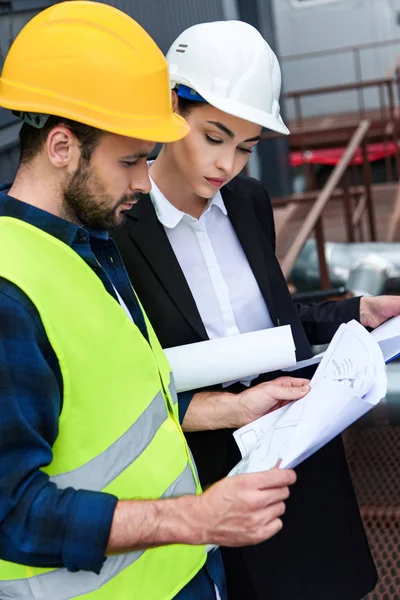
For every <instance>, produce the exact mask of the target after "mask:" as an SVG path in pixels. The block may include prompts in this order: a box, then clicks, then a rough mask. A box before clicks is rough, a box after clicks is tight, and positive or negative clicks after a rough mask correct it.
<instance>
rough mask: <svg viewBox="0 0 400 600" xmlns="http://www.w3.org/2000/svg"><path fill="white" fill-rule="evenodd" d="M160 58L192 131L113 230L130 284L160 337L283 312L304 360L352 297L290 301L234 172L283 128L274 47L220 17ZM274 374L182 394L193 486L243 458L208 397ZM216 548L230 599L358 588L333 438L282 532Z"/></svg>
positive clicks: (359, 531) (263, 225) (294, 599)
mask: <svg viewBox="0 0 400 600" xmlns="http://www.w3.org/2000/svg"><path fill="white" fill-rule="evenodd" d="M167 58H168V61H169V65H170V77H171V87H172V89H173V90H174V91H173V95H174V102H175V106H176V111H177V112H178V113H179V114H180V115H182V116H184V117H185V119H186V120H187V121H188V123H189V124H190V126H191V132H190V133H189V134H188V135H187V137H186V138H184V139H183V140H181V141H179V142H174V143H171V144H167V145H165V146H164V147H163V148H162V150H161V152H160V154H159V156H158V157H157V159H156V160H155V162H154V163H153V164H152V165H151V167H150V175H151V178H152V184H153V187H152V191H151V193H150V195H147V196H142V197H141V198H140V201H139V202H138V204H137V205H136V206H135V207H134V208H133V209H132V210H131V211H130V213H128V214H129V217H130V218H129V219H128V220H127V223H126V225H125V226H124V227H123V228H122V229H121V230H119V231H116V232H115V233H114V236H115V239H116V241H117V243H118V244H119V248H120V250H121V252H122V255H123V258H124V262H125V265H126V267H127V269H128V272H129V274H130V277H131V280H132V282H133V284H134V287H135V290H136V291H137V292H138V294H139V296H140V299H141V301H142V303H143V305H144V307H145V309H146V312H147V314H148V316H149V318H150V320H151V322H152V324H153V326H154V328H155V330H156V333H157V335H158V337H159V339H160V341H161V343H162V345H163V347H164V348H167V347H171V346H177V345H182V344H189V343H195V342H199V341H202V340H205V339H208V338H217V337H224V336H229V335H235V334H239V333H246V332H249V331H256V330H259V329H265V328H268V327H274V326H276V325H285V324H290V325H291V328H292V333H293V337H294V340H295V344H296V353H297V359H298V360H302V359H305V358H308V357H309V356H310V355H311V350H310V344H321V343H326V342H328V341H329V340H330V339H331V338H332V336H333V334H334V333H335V331H336V329H337V328H338V327H339V325H340V324H341V323H342V322H343V321H349V320H351V319H353V318H356V319H359V299H351V300H346V301H343V302H341V303H334V302H333V303H325V304H322V305H312V306H304V305H294V304H293V303H292V300H291V298H290V295H289V292H288V289H287V286H286V283H285V280H284V278H283V275H282V273H281V270H280V267H279V264H278V262H277V259H276V257H275V252H274V244H275V233H274V223H273V214H272V208H271V204H270V200H269V197H268V194H267V192H266V190H265V189H264V187H263V186H262V184H261V183H259V182H258V181H256V180H254V179H250V178H247V177H243V176H241V175H239V173H240V171H242V169H243V168H244V167H245V165H246V164H247V162H248V160H249V157H250V154H251V152H252V150H253V149H254V147H255V146H256V145H257V143H258V142H259V140H260V134H261V130H262V128H263V127H265V128H268V129H271V130H273V131H276V132H279V133H282V134H288V133H289V132H288V129H287V128H286V126H285V124H284V123H283V121H282V119H281V117H280V109H279V94H280V88H281V73H280V68H279V64H278V61H277V59H276V56H275V54H274V53H273V52H272V50H271V48H270V47H269V46H268V44H267V43H266V41H265V40H264V39H263V38H262V36H261V35H260V34H259V33H258V31H257V30H256V29H254V28H253V27H251V26H250V25H247V24H245V23H242V22H237V21H229V22H214V23H204V24H201V25H196V26H194V27H191V28H189V29H187V30H186V31H184V32H183V33H182V34H181V35H180V36H179V37H178V39H177V40H176V41H175V42H174V43H173V44H172V46H171V48H170V50H169V52H168V54H167ZM268 351H270V352H273V351H274V349H273V348H270V349H268ZM278 375H280V373H273V374H271V373H269V374H255V376H254V378H251V381H250V380H247V381H242V382H237V383H235V384H233V385H231V386H230V387H228V388H225V389H224V390H223V391H221V390H220V391H219V393H218V394H217V395H216V396H215V395H214V396H213V395H208V394H207V392H206V393H201V391H200V392H199V393H197V394H196V395H195V396H194V398H195V399H196V400H195V401H194V400H193V401H192V402H191V398H192V396H193V394H190V393H186V394H181V395H180V398H179V405H180V412H181V417H182V418H184V422H183V425H184V428H185V429H186V431H187V432H189V433H187V438H188V440H189V445H190V446H191V449H192V451H193V453H194V455H195V458H196V463H197V465H198V468H199V473H200V477H201V479H202V482H203V484H205V485H207V484H210V483H212V482H213V481H216V480H217V479H218V478H220V477H221V476H224V475H226V474H227V473H228V471H229V470H230V468H232V466H234V464H235V463H236V462H237V461H238V460H239V458H240V455H239V452H238V450H237V447H236V444H235V442H234V440H233V437H232V429H229V428H228V427H229V425H225V428H224V429H221V428H219V429H218V411H219V410H220V408H219V407H221V405H222V404H224V403H225V404H227V405H229V402H232V406H233V405H234V403H233V398H237V396H238V395H239V394H240V398H241V400H242V402H243V405H244V406H247V407H248V410H250V411H251V410H252V403H253V402H259V398H260V394H262V393H264V394H268V387H267V388H266V387H265V386H266V385H267V384H266V383H265V382H268V381H270V380H271V379H272V378H274V377H277V376H278ZM296 375H297V376H300V372H297V373H296ZM305 375H306V376H307V375H309V373H306V374H305ZM263 382H264V383H263ZM258 384H260V385H258ZM249 385H250V389H249V388H248V387H247V386H249ZM263 390H264V391H263ZM234 395H235V396H234ZM215 398H218V402H219V404H218V402H216V400H215ZM199 401H200V402H202V403H203V409H204V406H205V405H207V406H209V414H208V420H207V419H205V420H204V424H203V425H204V429H208V431H202V432H197V431H196V432H195V431H193V429H194V428H193V427H192V420H191V414H193V413H192V411H193V410H195V406H196V403H197V402H199ZM321 401H323V399H321ZM207 403H208V404H207ZM186 410H187V412H186V413H185V411H186ZM235 425H236V423H235V422H234V421H233V422H232V427H234V426H235ZM190 431H192V433H190ZM223 555H224V562H225V567H226V575H227V582H228V591H229V598H230V600H232V599H235V600H236V599H237V600H255V599H257V600H360V599H361V598H362V597H364V596H365V595H366V594H367V593H368V592H369V591H370V590H371V589H372V588H373V587H374V585H375V583H376V571H375V568H374V564H373V561H372V558H371V555H370V551H369V548H368V543H367V541H366V538H365V534H364V529H363V526H362V522H361V518H360V515H359V511H358V507H357V503H356V500H355V496H354V492H353V488H352V484H351V480H350V477H349V473H348V468H347V464H346V459H345V455H344V450H343V445H342V441H341V439H339V438H337V439H335V440H333V441H332V442H331V443H330V444H328V445H327V446H326V447H325V448H323V449H322V450H320V451H319V452H317V453H316V454H315V455H314V456H312V457H311V458H310V459H308V460H307V461H305V462H304V463H303V464H302V465H301V466H300V467H299V468H298V482H297V484H296V485H295V486H294V489H293V492H292V495H291V498H290V499H289V501H288V503H287V513H286V515H285V517H284V528H283V530H282V532H280V533H279V535H277V536H276V537H274V538H273V539H272V540H270V541H268V542H265V543H263V544H261V545H259V546H255V547H249V548H238V549H224V550H223Z"/></svg>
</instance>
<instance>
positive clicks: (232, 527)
mask: <svg viewBox="0 0 400 600" xmlns="http://www.w3.org/2000/svg"><path fill="white" fill-rule="evenodd" d="M295 481H296V474H295V472H294V471H290V470H284V469H283V470H279V469H272V470H270V471H265V472H263V473H251V474H248V475H237V476H235V477H226V478H225V479H222V480H221V481H219V482H218V483H215V484H214V485H213V486H212V487H210V488H209V489H208V490H207V491H206V492H204V494H203V495H202V496H199V497H198V502H197V503H194V506H193V508H194V511H195V513H194V514H195V516H196V520H197V522H198V524H199V525H198V527H199V530H198V531H197V532H196V533H195V536H196V537H197V538H198V541H197V542H194V541H192V543H205V544H206V543H207V544H210V543H211V544H217V545H219V546H247V545H249V544H259V543H260V542H263V541H264V540H267V539H269V538H270V537H272V536H273V535H275V534H276V533H278V531H280V530H281V529H282V521H281V519H280V517H281V516H282V515H283V513H284V512H285V504H284V501H285V500H286V499H287V498H288V497H289V487H288V486H289V485H292V484H293V483H295ZM196 504H197V506H195V505H196Z"/></svg>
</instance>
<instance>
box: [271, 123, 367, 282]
mask: <svg viewBox="0 0 400 600" xmlns="http://www.w3.org/2000/svg"><path fill="white" fill-rule="evenodd" d="M369 128H370V122H369V121H368V120H362V121H361V122H360V124H359V126H358V127H357V129H356V131H355V132H354V135H353V136H352V138H351V140H350V141H349V144H348V146H347V148H346V150H345V152H344V154H343V156H342V158H341V160H340V161H339V162H338V164H337V165H336V167H335V168H334V170H333V171H332V173H331V175H330V177H329V179H328V181H327V182H326V184H325V186H324V187H323V189H322V190H321V191H320V192H311V193H309V197H308V198H307V197H304V196H305V195H303V194H301V195H298V196H297V198H296V196H291V197H288V198H277V199H275V200H273V205H274V206H279V205H280V206H281V205H282V204H285V203H286V204H290V203H292V202H307V201H308V202H310V201H313V200H314V202H313V205H312V207H311V209H310V212H309V213H308V215H307V217H306V219H305V220H304V222H303V224H302V226H301V227H300V230H299V232H298V233H297V235H296V237H295V239H294V240H293V243H292V244H291V246H290V248H289V250H288V252H287V253H286V256H285V257H284V259H283V260H282V263H281V266H282V271H283V273H284V275H285V277H286V278H288V276H289V275H290V272H291V270H292V268H293V265H294V263H295V261H296V259H297V257H298V255H299V253H300V251H301V249H302V248H303V246H304V244H305V242H306V241H307V239H308V238H309V237H310V236H311V235H312V233H313V232H314V234H315V238H316V243H317V251H318V259H319V269H320V279H321V287H322V289H329V288H330V287H331V282H330V276H329V269H328V265H327V261H326V256H325V249H324V243H325V236H324V228H323V220H322V216H323V212H324V210H325V208H326V206H327V204H328V202H329V200H330V199H331V198H333V197H336V198H337V197H339V198H341V199H342V201H343V208H344V216H345V222H346V229H347V236H348V239H349V241H354V240H355V234H356V231H358V232H359V233H360V231H361V219H362V217H363V216H364V214H365V213H366V214H367V223H368V230H369V238H370V240H371V241H375V240H376V222H375V214H374V206H373V200H372V191H371V185H372V174H371V166H370V164H369V162H368V154H367V133H368V130H369ZM359 147H361V149H362V156H363V176H364V185H363V186H351V185H350V176H349V167H350V164H351V161H352V160H353V158H354V155H355V153H356V152H357V149H358V148H359ZM356 197H357V201H356V203H355V202H354V198H356Z"/></svg>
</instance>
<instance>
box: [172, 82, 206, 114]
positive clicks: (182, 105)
mask: <svg viewBox="0 0 400 600" xmlns="http://www.w3.org/2000/svg"><path fill="white" fill-rule="evenodd" d="M175 92H177V93H178V88H175ZM205 104H208V102H199V101H198V100H188V99H187V98H181V97H180V96H178V111H179V114H180V115H182V117H186V116H187V115H188V114H189V113H190V112H191V110H192V109H193V108H196V106H204V105H205Z"/></svg>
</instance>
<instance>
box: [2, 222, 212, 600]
mask: <svg viewBox="0 0 400 600" xmlns="http://www.w3.org/2000/svg"><path fill="white" fill-rule="evenodd" d="M0 277H3V278H5V279H7V280H9V281H11V282H13V283H14V284H16V285H17V286H18V287H19V288H20V289H21V290H22V291H23V292H25V294H27V296H28V297H29V298H30V300H31V301H32V302H33V304H34V305H35V307H36V308H37V310H38V312H39V314H40V317H41V320H42V323H43V326H44V328H45V330H46V334H47V336H48V338H49V341H50V343H51V345H52V348H53V349H54V351H55V353H56V355H57V358H58V361H59V365H60V369H61V373H62V378H63V408H62V412H61V415H60V419H59V432H58V436H57V439H56V441H55V444H54V446H53V459H52V461H51V463H50V464H49V465H43V467H42V470H43V471H44V472H46V473H47V474H48V475H49V476H50V481H52V482H54V483H55V484H56V485H57V487H59V488H60V489H63V488H66V487H73V488H75V489H77V490H79V489H85V490H94V491H104V492H109V493H111V494H115V495H116V496H117V497H118V498H120V499H144V498H153V499H154V498H166V497H171V496H181V495H185V494H195V493H200V492H201V488H200V484H199V481H198V478H197V475H196V470H195V467H194V464H193V462H192V460H191V457H190V452H189V449H188V446H187V444H186V441H185V438H184V436H183V433H182V430H181V428H180V426H179V422H178V412H177V397H176V392H175V388H174V384H173V380H172V376H171V373H170V367H169V364H168V361H167V359H166V357H165V355H164V353H163V351H162V349H161V346H160V344H159V342H158V340H157V338H156V336H155V334H154V331H153V329H152V327H151V325H150V323H149V322H148V320H147V319H146V324H147V328H148V332H149V336H150V343H151V347H150V345H149V344H148V342H147V341H146V340H145V338H144V337H143V335H142V334H141V332H140V331H139V329H138V328H137V327H136V325H135V324H134V323H133V322H132V321H131V319H129V317H128V316H127V314H126V313H125V311H124V309H123V308H122V307H121V306H120V305H119V303H118V302H116V301H115V300H114V298H113V297H112V296H111V295H110V294H109V293H108V292H107V291H106V290H105V288H104V286H103V283H102V282H101V281H100V279H99V278H98V276H97V275H96V274H95V273H94V272H93V271H92V269H91V268H90V267H89V266H88V265H87V264H86V263H85V261H84V260H82V259H81V258H80V257H79V255H78V254H77V253H76V252H74V251H73V250H72V249H71V248H70V247H69V246H67V245H66V244H64V243H63V242H61V241H60V240H58V239H56V238H55V237H53V236H51V235H49V234H47V233H45V232H44V231H42V230H41V229H38V228H37V227H33V226H31V225H29V224H27V223H25V222H23V221H20V220H18V219H14V218H10V217H0ZM205 560H206V551H205V548H204V546H185V545H171V546H163V547H158V548H154V549H149V550H144V551H136V552H129V553H126V554H120V555H113V556H109V557H107V559H106V561H105V563H104V565H103V568H102V570H101V572H100V574H99V575H97V574H95V573H92V572H87V571H79V572H77V573H72V572H69V571H67V569H64V568H61V569H45V568H44V569H42V568H36V567H27V566H24V565H19V564H14V563H10V562H7V561H0V598H10V599H15V598H17V599H20V600H31V599H32V600H33V599H34V600H67V599H69V598H90V600H130V599H132V600H168V599H169V598H173V597H174V596H175V595H176V594H177V593H178V592H179V590H180V589H182V588H183V587H184V586H185V585H186V584H187V583H188V582H189V581H190V580H191V579H192V578H193V577H194V575H195V574H196V573H197V572H198V571H199V570H200V568H201V567H202V566H203V564H204V563H205Z"/></svg>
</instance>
